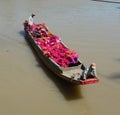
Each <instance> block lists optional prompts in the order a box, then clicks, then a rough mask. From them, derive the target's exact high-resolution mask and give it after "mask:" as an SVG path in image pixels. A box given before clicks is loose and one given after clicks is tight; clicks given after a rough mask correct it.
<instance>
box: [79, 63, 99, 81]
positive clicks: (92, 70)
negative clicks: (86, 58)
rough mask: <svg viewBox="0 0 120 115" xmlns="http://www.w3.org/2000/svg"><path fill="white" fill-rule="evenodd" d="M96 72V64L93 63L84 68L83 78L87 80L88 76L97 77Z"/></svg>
mask: <svg viewBox="0 0 120 115" xmlns="http://www.w3.org/2000/svg"><path fill="white" fill-rule="evenodd" d="M95 77H97V74H96V64H95V63H92V64H91V65H90V66H89V67H87V68H85V67H84V69H83V72H82V76H81V78H80V79H81V80H86V79H87V78H95Z"/></svg>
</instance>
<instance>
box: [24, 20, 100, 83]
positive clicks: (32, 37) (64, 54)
mask: <svg viewBox="0 0 120 115" xmlns="http://www.w3.org/2000/svg"><path fill="white" fill-rule="evenodd" d="M24 30H25V33H26V38H27V39H28V40H29V42H30V44H31V45H32V47H33V48H34V49H35V51H36V52H37V54H38V56H39V58H40V60H42V62H43V63H44V64H45V65H46V67H48V68H49V69H50V70H51V71H52V72H53V73H55V74H56V75H57V76H58V77H61V78H62V79H64V80H66V81H69V82H70V83H73V84H77V85H86V84H93V83H98V82H99V79H98V78H97V76H96V74H93V73H92V72H89V75H87V77H86V79H83V76H82V75H83V72H84V71H85V69H86V67H85V66H84V65H83V63H82V62H81V61H80V60H79V58H78V55H77V54H76V52H75V51H73V50H70V49H69V48H68V47H67V46H66V45H65V44H64V43H63V42H62V41H61V40H60V38H59V37H58V36H56V35H54V34H52V33H51V32H50V31H49V30H48V28H47V27H46V25H45V24H33V25H32V26H31V25H29V24H28V21H27V20H25V22H24ZM53 51H54V52H53ZM60 56H61V57H60ZM70 57H72V58H73V59H74V61H75V62H73V60H72V59H70ZM94 71H95V70H94Z"/></svg>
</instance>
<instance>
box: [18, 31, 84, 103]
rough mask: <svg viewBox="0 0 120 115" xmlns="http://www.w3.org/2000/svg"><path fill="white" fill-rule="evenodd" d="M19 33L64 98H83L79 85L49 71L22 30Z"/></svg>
mask: <svg viewBox="0 0 120 115" xmlns="http://www.w3.org/2000/svg"><path fill="white" fill-rule="evenodd" d="M19 34H20V35H22V36H23V37H24V38H25V40H26V42H27V44H28V45H29V46H30V48H31V50H32V52H33V54H34V56H35V58H36V61H37V62H38V64H39V66H38V67H41V68H42V69H43V70H44V71H45V74H46V76H48V78H49V79H50V80H51V81H53V83H54V84H55V85H56V86H57V87H58V89H59V91H60V92H61V93H62V94H63V96H64V97H65V99H66V100H68V101H69V100H76V99H81V98H83V96H82V93H81V86H80V85H74V84H72V83H69V82H67V81H65V80H63V79H61V78H59V77H58V76H57V75H55V74H54V73H53V72H51V71H50V70H49V69H48V68H47V67H46V66H45V65H44V64H43V62H42V61H41V60H40V59H39V57H38V55H37V53H36V52H35V50H34V49H33V47H32V46H31V44H30V43H29V41H28V40H27V38H26V37H25V33H24V31H21V32H19Z"/></svg>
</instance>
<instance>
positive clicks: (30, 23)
mask: <svg viewBox="0 0 120 115" xmlns="http://www.w3.org/2000/svg"><path fill="white" fill-rule="evenodd" d="M34 16H35V14H31V16H30V17H29V19H28V24H29V25H30V26H32V25H33V24H34V23H33V22H34V21H33V17H34Z"/></svg>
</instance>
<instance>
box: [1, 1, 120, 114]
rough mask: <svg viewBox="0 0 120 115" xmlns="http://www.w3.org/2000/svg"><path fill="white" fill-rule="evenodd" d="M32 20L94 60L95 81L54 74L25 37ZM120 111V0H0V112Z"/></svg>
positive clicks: (88, 61) (87, 62)
mask: <svg viewBox="0 0 120 115" xmlns="http://www.w3.org/2000/svg"><path fill="white" fill-rule="evenodd" d="M31 13H35V14H36V16H35V17H34V21H35V22H37V23H43V22H44V23H46V25H47V26H48V27H49V29H50V30H51V31H52V32H53V33H54V34H56V35H58V36H60V37H61V39H62V41H63V42H64V43H65V44H66V45H67V46H68V47H69V48H70V49H73V50H75V51H76V52H77V53H78V54H79V55H80V59H81V60H82V62H84V64H85V65H86V66H88V65H90V64H91V63H92V62H95V63H96V64H97V73H98V77H99V79H100V82H99V83H98V84H94V85H86V86H73V85H72V84H69V83H66V82H65V81H63V80H61V79H59V78H57V76H55V75H54V74H53V73H51V72H50V71H49V70H48V69H46V67H45V66H44V65H43V64H42V62H41V61H40V60H39V59H38V58H37V56H36V54H35V52H34V51H33V50H32V48H31V47H30V45H29V44H28V42H27V41H26V40H25V38H24V31H23V25H22V22H23V21H24V20H25V19H28V17H29V16H30V15H31ZM114 114H115V115H120V0H109V1H107V0H105V1H103V0H97V1H95V0H0V115H114Z"/></svg>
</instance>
